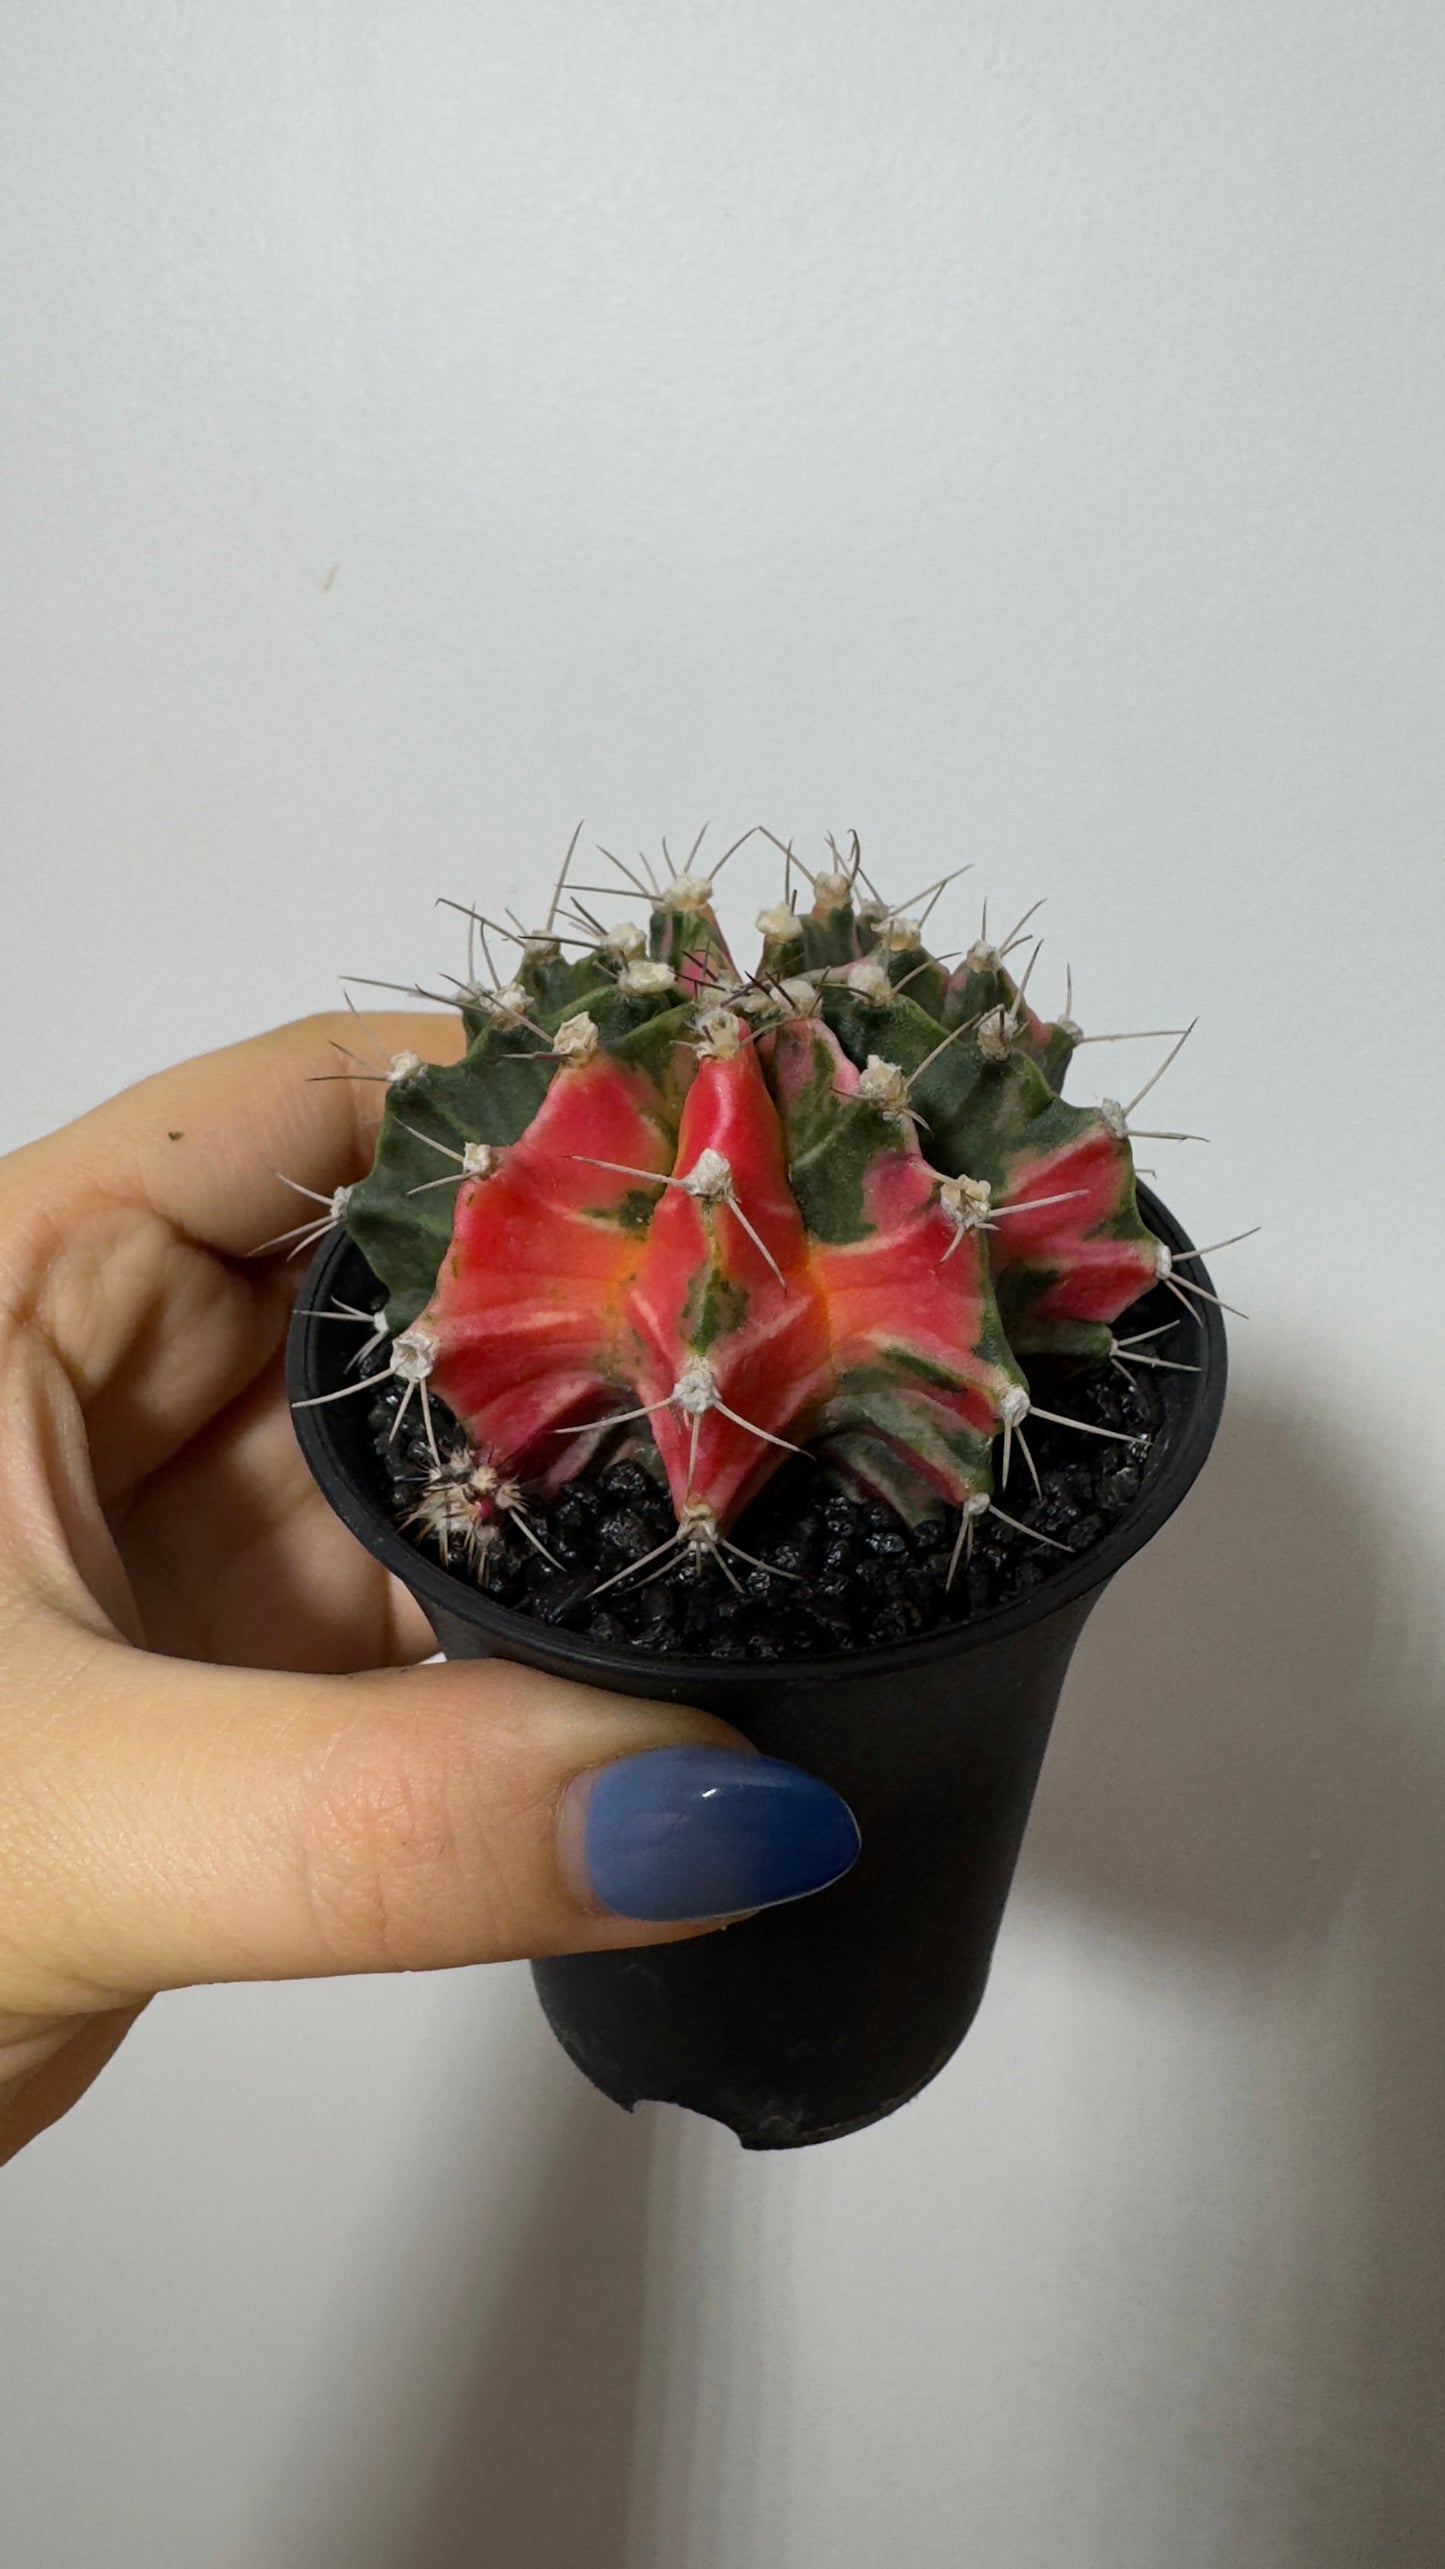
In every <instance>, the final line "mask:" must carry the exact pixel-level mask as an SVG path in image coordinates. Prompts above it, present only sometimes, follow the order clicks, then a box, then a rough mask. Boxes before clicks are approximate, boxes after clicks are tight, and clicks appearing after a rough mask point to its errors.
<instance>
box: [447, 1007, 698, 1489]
mask: <svg viewBox="0 0 1445 2569" xmlns="http://www.w3.org/2000/svg"><path fill="white" fill-rule="evenodd" d="M656 1104H657V1099H656V1092H655V1090H654V1089H653V1088H652V1086H651V1085H650V1083H649V1082H648V1081H647V1080H646V1079H645V1078H644V1077H643V1076H642V1075H641V1074H640V1073H639V1072H636V1071H629V1070H624V1069H623V1068H622V1067H621V1066H620V1065H619V1064H618V1063H617V1062H615V1061H612V1060H609V1059H608V1057H607V1056H606V1055H605V1054H602V1053H599V1054H597V1055H596V1056H594V1058H593V1059H592V1060H591V1061H590V1062H586V1063H579V1064H575V1065H570V1064H569V1065H564V1066H563V1067H562V1068H561V1069H559V1070H558V1071H557V1073H556V1075H555V1077H554V1078H553V1080H552V1084H551V1086H550V1088H549V1089H548V1091H547V1095H546V1098H545V1100H544V1102H543V1104H542V1107H541V1109H540V1111H539V1112H538V1114H537V1116H536V1118H535V1120H534V1122H533V1123H532V1124H531V1126H530V1127H529V1129H528V1131H527V1132H526V1134H525V1135H524V1136H523V1138H522V1139H521V1141H519V1142H515V1143H513V1144H512V1146H511V1147H510V1149H508V1150H506V1151H504V1152H503V1153H502V1154H501V1155H500V1161H499V1165H498V1167H497V1168H496V1170H495V1171H494V1173H493V1174H492V1175H491V1176H490V1177H483V1178H473V1179H471V1180H470V1181H468V1182H467V1183H465V1184H464V1185H463V1186H462V1188H461V1190H460V1193H459V1197H458V1201H457V1209H456V1217H455V1222H454V1226H453V1231H452V1244H451V1248H450V1250H449V1252H448V1254H447V1256H446V1258H445V1259H444V1261H443V1264H442V1268H441V1272H440V1274H439V1275H438V1278H437V1286H436V1292H435V1294H434V1295H433V1297H432V1300H431V1302H430V1303H429V1304H428V1305H427V1308H426V1310H425V1312H424V1313H423V1315H422V1320H421V1323H420V1324H419V1326H422V1327H425V1328H427V1329H429V1330H431V1331H432V1332H433V1333H434V1336H435V1339H436V1343H437V1350H438V1352H437V1361H436V1366H435V1370H434V1372H433V1375H432V1380H433V1381H434V1383H435V1385H436V1388H437V1390H438V1392H439V1393H440V1395H441V1397H442V1399H443V1400H444V1401H446V1402H447V1404H448V1406H449V1407H450V1408H451V1409H453V1410H455V1412H456V1414H457V1416H458V1418H460V1419H462V1420H463V1421H465V1422H466V1423H467V1425H468V1426H470V1427H472V1428H473V1429H474V1431H475V1432H476V1434H477V1441H478V1443H479V1444H480V1445H481V1446H482V1448H483V1450H484V1451H485V1452H486V1453H487V1454H488V1455H489V1457H491V1458H493V1459H496V1460H499V1461H501V1462H503V1463H505V1465H506V1466H507V1468H508V1469H509V1470H513V1471H518V1472H531V1471H537V1470H540V1469H541V1468H543V1466H544V1465H550V1466H552V1467H554V1474H553V1476H554V1477H556V1471H557V1469H558V1468H560V1469H562V1470H564V1471H565V1470H567V1469H570V1468H572V1463H573V1455H574V1451H575V1452H577V1453H578V1454H579V1455H580V1452H581V1451H582V1449H581V1448H580V1445H579V1446H577V1447H576V1448H574V1447H572V1446H564V1447H562V1448H561V1449H560V1451H559V1449H558V1445H557V1441H556V1438H555V1436H554V1433H553V1431H555V1430H556V1429H558V1428H560V1427H563V1426H571V1425H575V1424H577V1423H578V1422H581V1421H585V1420H586V1419H589V1418H594V1417H596V1416H597V1415H598V1414H599V1413H600V1412H601V1411H603V1410H605V1409H608V1408H612V1407H614V1406H616V1403H617V1395H618V1393H619V1391H621V1390H624V1389H625V1388H626V1386H627V1383H628V1371H627V1366H626V1363H625V1361H624V1357H623V1354H622V1345H623V1338H624V1326H623V1306H624V1303H625V1300H626V1296H627V1293H628V1289H629V1287H630V1286H631V1284H632V1282H633V1279H634V1277H635V1275H636V1272H637V1267H638V1264H639V1262H640V1260H641V1257H642V1254H643V1250H644V1247H645V1244H646V1236H647V1235H646V1227H645V1226H646V1214H647V1210H648V1205H647V1198H646V1196H645V1194H644V1195H641V1196H639V1182H638V1180H637V1179H636V1178H633V1177H628V1176H623V1175H621V1174H619V1172H618V1171H617V1170H616V1169H605V1168H598V1167H596V1166H594V1165H592V1163H593V1162H595V1161H596V1160H599V1159H601V1160H613V1161H617V1162H620V1163H622V1165H623V1166H624V1167H625V1168H627V1169H629V1170H631V1169H639V1170H644V1171H650V1172H655V1173H656V1174H657V1175H658V1176H663V1175H665V1174H666V1171H667V1169H668V1167H669V1166H670V1162H671V1149H672V1146H671V1138H670V1136H669V1135H668V1134H667V1133H666V1130H665V1128H663V1127H662V1126H660V1125H659V1123H658V1121H657V1119H656Z"/></svg>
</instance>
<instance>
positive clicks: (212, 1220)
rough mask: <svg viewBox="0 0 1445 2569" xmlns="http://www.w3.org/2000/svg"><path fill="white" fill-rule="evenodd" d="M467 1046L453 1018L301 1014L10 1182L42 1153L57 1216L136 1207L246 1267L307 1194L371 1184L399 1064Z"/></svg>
mask: <svg viewBox="0 0 1445 2569" xmlns="http://www.w3.org/2000/svg"><path fill="white" fill-rule="evenodd" d="M463 1041H464V1038H463V1034H462V1028H461V1024H460V1021H459V1020H458V1019H456V1018H453V1017H450V1016H441V1015H423V1014H421V1013H416V1012H403V1011H400V1010H394V1011H393V1010H388V1011H386V1012H384V1013H383V1012H378V1013H376V1014H375V1015H373V1014H372V1012H371V1011H370V1010H368V1011H367V1013H366V1015H365V1017H364V1018H361V1017H357V1016H354V1015H351V1014H349V1013H347V1012H345V1011H343V1010H339V1009H338V1010H335V1011H332V1012H329V1013H327V1014H325V1015H318V1016H315V1017H303V1018H300V1019H298V1020H297V1021H296V1022H294V1023H293V1024H291V1025H289V1026H278V1027H275V1028H274V1029H273V1030H272V1031H271V1032H270V1033H269V1034H264V1035H255V1036H252V1037H250V1038H249V1039H248V1040H247V1041H246V1042H244V1043H240V1044H229V1045H227V1046H226V1047H225V1048H224V1049H223V1050H222V1051H219V1052H214V1053H203V1054H201V1055H199V1056H198V1057H197V1058H196V1059H195V1060H193V1061H188V1062H181V1063H179V1064H178V1065H177V1066H176V1067H175V1068H174V1069H172V1070H163V1071H159V1072H157V1073H156V1074H155V1075H154V1077H152V1078H150V1079H144V1080H141V1081H140V1082H139V1083H138V1084H137V1085H136V1086H135V1087H134V1088H128V1089H125V1090H124V1091H123V1092H122V1093H121V1095H120V1096H118V1097H113V1098H110V1099H108V1100H107V1101H106V1103H105V1104H104V1105H103V1106H97V1107H94V1108H93V1109H92V1110H91V1112H90V1113H89V1114H88V1115H82V1116H81V1117H80V1118H79V1119H78V1121H77V1122H76V1123H74V1124H69V1125H67V1126H66V1127H65V1128H64V1130H63V1131H61V1132H60V1133H57V1134H54V1135H51V1136H50V1137H49V1138H48V1139H47V1140H45V1141H41V1142H36V1143H32V1144H30V1145H29V1146H28V1148H27V1149H25V1150H21V1151H17V1152H15V1153H14V1154H13V1155H12V1157H11V1159H10V1161H9V1162H8V1163H7V1174H8V1175H10V1176H13V1177H15V1178H19V1179H21V1180H22V1181H23V1179H24V1177H25V1175H26V1173H27V1170H28V1169H29V1168H30V1167H32V1166H33V1164H34V1160H35V1157H36V1155H37V1154H41V1153H43V1154H45V1155H46V1156H47V1159H48V1162H49V1165H48V1167H47V1169H46V1188H45V1193H46V1199H47V1202H48V1204H49V1207H50V1210H51V1212H52V1214H54V1213H55V1211H56V1210H57V1203H56V1199H57V1195H59V1196H60V1197H62V1198H63V1197H64V1196H65V1195H66V1194H67V1193H73V1194H74V1195H76V1196H79V1197H83V1198H84V1199H85V1200H86V1201H87V1202H88V1203H90V1204H94V1203H96V1202H101V1203H109V1204H111V1205H115V1204H117V1203H119V1204H128V1205H132V1206H134V1207H136V1208H137V1209H138V1210H144V1211H149V1212H151V1213H153V1214H154V1215H156V1216H157V1217H158V1218H159V1219H160V1220H162V1221H163V1222H165V1223H166V1224H167V1225H168V1226H169V1228H170V1229H171V1230H173V1231H174V1232H175V1233H176V1234H177V1235H178V1236H179V1237H180V1238H182V1239H186V1240H189V1241H191V1242H193V1243H194V1244H195V1245H196V1246H197V1247H200V1248H205V1249H211V1250H215V1251H218V1252H219V1253H220V1255H221V1256H223V1257H229V1258H235V1257H245V1256H248V1255H250V1254H252V1253H253V1252H254V1251H255V1250H256V1249H257V1248H258V1247H259V1246H260V1244H261V1243H262V1242H263V1241H264V1240H266V1239H267V1238H268V1237H273V1236H274V1235H275V1234H276V1233H277V1232H278V1231H282V1230H285V1229H287V1228H288V1227H289V1226H290V1225H291V1224H292V1223H294V1222H296V1221H298V1220H299V1219H300V1218H301V1215H302V1214H303V1212H304V1209H305V1208H304V1204H303V1202H302V1200H301V1198H299V1197H298V1196H297V1195H296V1193H295V1192H294V1189H295V1188H296V1187H298V1186H299V1187H303V1188H310V1189H313V1190H314V1191H315V1192H316V1193H317V1194H318V1195H323V1196H326V1197H328V1198H329V1197H330V1195H331V1194H332V1193H333V1191H334V1190H335V1189H336V1188H337V1187H338V1186H344V1185H348V1184H350V1183H351V1182H352V1181H353V1180H354V1179H356V1178H359V1177H361V1176H363V1175H364V1174H365V1172H366V1170H367V1169H368V1168H369V1167H370V1165H371V1159H372V1153H373V1150H374V1147H375V1134H376V1127H377V1124H378V1123H379V1121H380V1117H381V1100H382V1099H383V1097H384V1096H385V1082H386V1064H387V1063H388V1061H389V1060H390V1058H391V1057H392V1056H394V1055H395V1054H397V1053H400V1052H412V1053H417V1054H419V1055H420V1056H421V1057H422V1059H423V1060H425V1061H433V1062H452V1061H455V1060H457V1059H458V1058H459V1056H460V1054H461V1051H462V1048H463ZM365 1045H370V1046H371V1047H372V1048H373V1049H374V1051H375V1054H376V1058H375V1060H373V1059H372V1058H371V1057H370V1054H369V1052H367V1051H364V1050H363V1046H365ZM348 1055H350V1056H351V1058H348V1057H347V1056H348ZM288 1180H289V1181H290V1183H289V1184H288V1183H287V1181H288Z"/></svg>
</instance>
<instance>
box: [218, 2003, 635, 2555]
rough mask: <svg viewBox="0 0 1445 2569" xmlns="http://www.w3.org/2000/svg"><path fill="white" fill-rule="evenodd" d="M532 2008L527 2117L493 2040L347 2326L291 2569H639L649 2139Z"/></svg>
mask: <svg viewBox="0 0 1445 2569" xmlns="http://www.w3.org/2000/svg"><path fill="white" fill-rule="evenodd" d="M519 1977H520V1976H519ZM516 1994H517V2000H518V2002H519V2008H520V2010H522V2011H524V2012H525V2019H526V2031H525V2033H524V2031H523V2025H522V2023H521V2022H520V2021H517V2022H514V2023H512V2024H510V2025H508V2027H507V2028H506V2036H507V2040H506V2053H507V2059H508V2061H509V2063H510V2069H509V2071H508V2072H506V2073H505V2075H506V2077H507V2083H508V2085H509V2086H510V2088H511V2091H512V2092H511V2095H510V2097H505V2096H504V2097H502V2098H500V2099H499V2097H498V2096H497V2094H496V2093H495V2089H496V2083H497V2078H498V2050H497V2044H496V2040H495V2035H494V2039H493V2041H492V2043H491V2044H490V2045H489V2046H482V2045H479V2046H478V2056H477V2059H476V2060H475V2061H470V2060H469V2061H468V2062H467V2063H465V2064H462V2065H460V2074H459V2076H458V2078H457V2079H456V2081H455V2082H454V2086H453V2092H452V2093H451V2094H450V2095H449V2096H446V2097H445V2098H442V2097H440V2096H439V2097H438V2100H437V2103H438V2119H439V2121H441V2122H442V2124H443V2129H442V2130H441V2132H440V2133H439V2135H438V2138H437V2142H436V2145H435V2148H434V2152H432V2153H427V2154H426V2155H429V2156H432V2160H433V2164H432V2168H431V2170H430V2172H429V2174H428V2171H427V2170H426V2168H425V2166H424V2165H423V2167H422V2168H421V2169H420V2170H418V2168H417V2166H416V2163H415V2158H414V2157H413V2158H412V2159H411V2160H409V2161H408V2169H407V2175H406V2182H405V2187H404V2192H403V2193H402V2194H401V2195H400V2196H399V2197H396V2198H394V2199H393V2203H392V2205H391V2206H390V2207H389V2210H388V2213H387V2215H386V2216H385V2231H386V2235H385V2239H384V2242H383V2243H381V2248H380V2253H377V2254H374V2255H369V2256H368V2258H367V2260H366V2264H365V2269H364V2274H363V2277H362V2288H361V2293H360V2295H359V2296H358V2297H357V2298H356V2299H354V2300H352V2301H351V2305H350V2307H349V2308H348V2309H347V2310H346V2311H345V2312H344V2313H339V2314H337V2315H336V2317H335V2319H334V2321H333V2323H332V2326H331V2329H330V2332H329V2334H330V2339H331V2345H330V2352H329V2354H328V2356H327V2359H326V2361H325V2363H324V2366H323V2367H322V2368H321V2370H320V2373H319V2374H318V2376H317V2377H316V2379H315V2383H314V2396H315V2414H314V2415H313V2417H312V2418H311V2419H310V2420H299V2421H298V2428H299V2433H298V2448H299V2457H300V2458H299V2462H298V2467H297V2470H296V2471H295V2473H294V2475H293V2476H292V2479H291V2485H290V2487H289V2489H288V2490H287V2491H286V2492H285V2494H284V2497H283V2502H282V2505H281V2506H280V2508H278V2510H277V2512H276V2517H275V2535H274V2547H273V2548H272V2549H268V2551H267V2552H266V2554H265V2556H266V2557H267V2558H268V2559H272V2558H274V2560H275V2561H276V2563H277V2569H280V2564H281V2563H282V2562H284V2563H285V2564H286V2569H301V2564H302V2563H304V2565H305V2569H522V2564H525V2569H581V2564H582V2563H584V2562H585V2564H586V2569H626V2564H627V2562H628V2559H629V2557H630V2553H629V2534H628V2525H629V2515H630V2505H631V2495H630V2482H631V2474H632V2465H633V2447H634V2440H635V2428H636V2412H637V2402H638V2389H639V2381H640V2374H641V2364H642V2343H643V2304H644V2290H645V2283H646V2249H647V2233H648V2200H649V2194H650V2190H651V2175H652V2155H653V2136H652V2133H651V2131H650V2128H649V2126H648V2124H647V2122H646V2120H645V2119H644V2118H638V2119H636V2120H634V2119H633V2118H630V2117H629V2116H627V2115H624V2114H620V2113H619V2112H618V2111H617V2109H616V2107H615V2106H613V2105H611V2104H608V2103H606V2102H605V2101H604V2100H603V2099H602V2098H601V2097H599V2096H598V2095H596V2094H595V2092H594V2091H593V2090H592V2089H591V2088H589V2087H588V2086H586V2085H585V2083H584V2082H583V2081H582V2080H581V2079H580V2078H578V2077H577V2075H576V2073H575V2072H574V2071H573V2070H572V2069H571V2068H570V2067H568V2066H567V2064H566V2063H564V2062H563V2061H562V2059H561V2056H560V2054H559V2055H557V2056H556V2058H555V2060H554V2059H553V2057H552V2045H551V2038H550V2036H547V2035H545V2034H544V2032H543V2031H542V2029H541V2026H540V2022H539V2021H537V2022H534V2021H533V2020H534V2015H535V2011H534V2008H533V2004H532V2000H531V1993H530V1990H529V1989H528V1988H526V1986H525V1984H523V1985H522V1986H520V1987H519V1988H518V1990H517V1993H516ZM529 2037H535V2049H532V2050H529V2049H528V2048H527V2044H528V2038H529ZM489 2089H490V2090H491V2091H493V2092H492V2093H490V2094H489V2093H488V2090H489ZM499 2103H500V2105H501V2109H502V2110H501V2111H500V2112H499V2111H498V2107H499ZM393 2212H394V2214H395V2216H396V2217H395V2219H392V2218H391V2214H392V2213H393Z"/></svg>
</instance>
